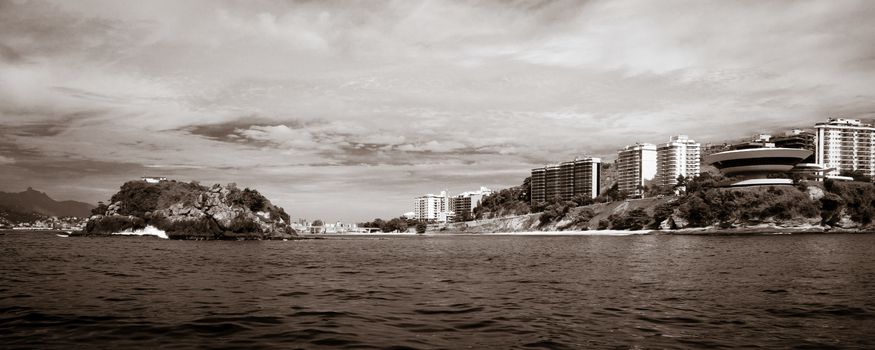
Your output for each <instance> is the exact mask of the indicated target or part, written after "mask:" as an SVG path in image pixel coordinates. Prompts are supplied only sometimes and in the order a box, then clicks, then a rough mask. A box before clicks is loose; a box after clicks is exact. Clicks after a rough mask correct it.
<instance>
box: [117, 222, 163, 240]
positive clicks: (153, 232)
mask: <svg viewBox="0 0 875 350" xmlns="http://www.w3.org/2000/svg"><path fill="white" fill-rule="evenodd" d="M113 234H114V235H126V236H157V237H158V238H163V239H168V238H169V237H167V232H164V231H163V230H159V229H157V228H155V226H152V225H149V226H146V228H144V229H141V230H136V231H131V230H124V231H122V232H116V233H113Z"/></svg>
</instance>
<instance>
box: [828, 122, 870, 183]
mask: <svg viewBox="0 0 875 350" xmlns="http://www.w3.org/2000/svg"><path fill="white" fill-rule="evenodd" d="M814 129H815V130H816V133H817V136H816V141H817V150H816V152H815V161H816V162H817V163H818V164H820V165H821V166H823V167H825V168H829V169H832V170H831V171H829V172H828V173H827V175H838V174H839V173H841V172H842V171H853V170H860V171H862V172H863V173H865V174H866V175H869V176H875V158H873V155H875V128H873V127H872V124H865V123H863V122H861V121H860V120H859V119H844V118H830V119H829V120H828V121H827V122H825V123H817V124H815V125H814Z"/></svg>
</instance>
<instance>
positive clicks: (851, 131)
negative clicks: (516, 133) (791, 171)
mask: <svg viewBox="0 0 875 350" xmlns="http://www.w3.org/2000/svg"><path fill="white" fill-rule="evenodd" d="M755 148H792V149H804V150H808V151H811V153H810V154H811V156H809V157H808V158H806V159H804V160H802V162H801V163H803V164H807V165H809V166H810V168H814V169H818V171H820V172H821V173H822V174H823V176H825V177H834V178H841V177H840V176H838V175H839V174H840V173H842V172H845V171H860V172H862V173H863V174H865V175H869V176H875V127H873V126H872V125H871V124H867V123H863V122H862V121H860V120H858V119H843V118H835V119H833V118H831V119H829V120H828V121H826V122H822V123H816V124H815V125H814V128H813V131H811V130H802V129H794V130H790V131H788V132H786V133H785V134H784V135H781V136H776V137H773V136H772V135H766V134H759V135H756V136H754V137H753V138H751V139H747V140H741V141H738V142H732V143H720V144H706V145H704V146H703V145H701V144H700V143H698V142H696V141H695V140H693V139H691V138H690V137H688V136H686V135H678V136H672V137H671V138H670V139H669V140H668V142H665V143H662V144H651V143H636V144H634V145H628V146H626V147H624V148H622V149H621V150H619V151H618V152H617V159H616V160H615V161H614V162H613V164H611V165H610V166H602V160H601V159H599V158H593V157H584V158H578V159H575V160H573V161H567V162H562V163H559V164H553V165H547V166H544V167H540V168H535V169H532V170H531V182H530V186H531V187H530V191H531V202H532V204H535V203H539V202H544V201H548V200H550V199H553V198H557V197H558V198H561V199H563V200H569V199H572V198H575V197H577V196H586V197H589V198H595V197H597V196H598V195H599V194H600V193H602V192H603V191H604V190H605V189H606V187H607V186H605V185H607V184H611V185H613V184H614V183H616V185H617V188H618V190H619V191H621V192H623V193H625V194H626V195H628V196H631V197H640V196H642V195H643V194H644V191H645V189H646V188H647V187H648V186H650V187H653V186H655V187H657V188H659V189H662V190H675V188H676V187H677V185H678V183H677V181H678V177H679V176H683V177H684V178H692V177H696V176H698V175H699V174H700V173H701V171H702V168H703V166H705V165H707V163H706V162H705V159H706V158H707V157H708V156H710V155H713V154H716V153H720V152H726V151H733V150H744V149H755ZM723 165H725V164H723ZM606 169H607V170H606Z"/></svg>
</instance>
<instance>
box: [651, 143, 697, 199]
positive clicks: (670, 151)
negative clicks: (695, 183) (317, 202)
mask: <svg viewBox="0 0 875 350" xmlns="http://www.w3.org/2000/svg"><path fill="white" fill-rule="evenodd" d="M700 157H701V146H700V145H699V143H698V142H696V141H694V140H691V139H690V138H689V137H688V136H687V135H678V136H672V137H671V138H669V139H668V142H666V143H663V144H660V145H659V146H657V147H656V159H657V162H656V181H655V182H656V185H657V186H660V187H663V188H673V187H674V186H675V185H677V183H678V176H680V175H683V176H684V177H685V178H687V179H689V178H693V177H696V176H699V170H700V169H699V164H700V163H701V159H700Z"/></svg>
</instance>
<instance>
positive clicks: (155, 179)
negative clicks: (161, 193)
mask: <svg viewBox="0 0 875 350" xmlns="http://www.w3.org/2000/svg"><path fill="white" fill-rule="evenodd" d="M141 179H143V181H145V182H146V183H150V184H157V183H159V182H162V181H167V178H166V177H163V176H143V177H142V178H141Z"/></svg>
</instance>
